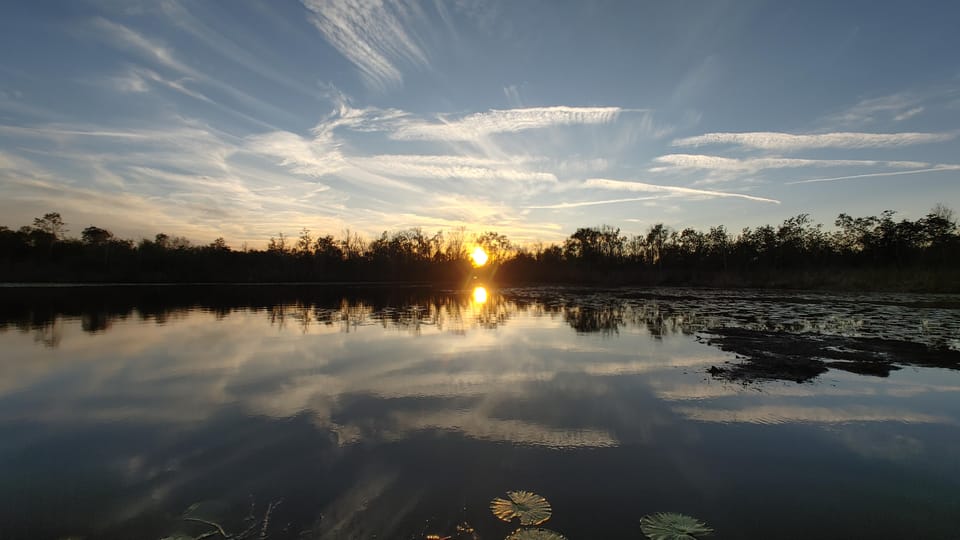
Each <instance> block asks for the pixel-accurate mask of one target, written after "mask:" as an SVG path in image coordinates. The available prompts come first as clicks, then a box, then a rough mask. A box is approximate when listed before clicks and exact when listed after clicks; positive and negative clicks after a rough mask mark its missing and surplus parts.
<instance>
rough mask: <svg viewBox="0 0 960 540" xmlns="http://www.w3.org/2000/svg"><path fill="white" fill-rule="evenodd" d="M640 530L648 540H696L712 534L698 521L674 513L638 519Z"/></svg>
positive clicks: (662, 513)
mask: <svg viewBox="0 0 960 540" xmlns="http://www.w3.org/2000/svg"><path fill="white" fill-rule="evenodd" d="M640 530H642V531H643V534H645V535H647V538H649V539H650V540H697V537H699V536H705V535H708V534H710V533H712V532H713V529H711V528H710V527H708V526H707V524H706V523H704V522H702V521H700V520H699V519H697V518H695V517H691V516H687V515H684V514H677V513H676V512H658V513H656V514H650V515H647V516H643V517H642V518H641V519H640Z"/></svg>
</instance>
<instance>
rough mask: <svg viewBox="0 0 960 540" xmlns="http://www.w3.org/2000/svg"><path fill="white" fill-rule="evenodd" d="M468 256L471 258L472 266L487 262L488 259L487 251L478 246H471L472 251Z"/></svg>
mask: <svg viewBox="0 0 960 540" xmlns="http://www.w3.org/2000/svg"><path fill="white" fill-rule="evenodd" d="M470 258H471V259H473V265H474V266H483V265H485V264H487V260H488V257H487V252H486V251H484V250H483V248H482V247H480V246H477V247H475V248H473V252H472V253H470Z"/></svg>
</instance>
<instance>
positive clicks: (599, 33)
mask: <svg viewBox="0 0 960 540" xmlns="http://www.w3.org/2000/svg"><path fill="white" fill-rule="evenodd" d="M958 21H960V3H957V2H953V1H940V2H925V1H911V2H906V1H903V2H888V1H877V0H871V1H853V0H851V1H844V2H836V1H833V0H831V1H824V2H821V1H815V0H812V1H806V2H779V1H769V2H765V1H755V0H731V1H724V0H702V1H689V0H671V1H666V0H665V1H662V2H654V1H649V2H636V1H625V2H614V1H591V0H577V1H570V2H565V1H560V0H556V1H554V0H543V1H538V0H521V1H517V0H503V1H489V2H487V1H478V0H450V1H444V0H424V1H407V0H274V1H269V2H267V1H262V2H253V1H240V0H222V1H217V0H204V1H189V0H69V1H54V0H49V1H47V0H45V1H39V2H35V1H13V2H4V3H3V5H2V6H0V216H2V219H0V225H6V226H9V227H12V228H16V227H19V226H21V225H26V224H29V223H31V222H32V220H33V218H34V217H37V216H41V215H43V214H45V213H47V212H59V213H60V214H61V215H62V216H63V218H64V221H66V222H67V227H68V229H69V230H70V234H71V235H74V236H77V235H79V232H80V231H81V230H82V229H83V228H84V227H86V226H88V225H96V226H99V227H104V228H107V229H109V230H111V231H113V232H114V233H115V234H117V235H118V236H121V237H125V238H134V239H137V238H142V237H147V238H152V237H153V235H154V234H156V233H158V232H164V233H167V234H170V235H180V236H186V237H187V238H190V239H192V240H193V241H194V242H196V243H207V242H210V241H211V240H213V239H214V238H216V237H223V238H225V239H226V240H227V242H228V243H230V244H231V245H233V246H235V247H237V246H239V245H240V244H241V243H247V244H248V245H249V246H250V247H261V246H262V245H264V244H265V243H266V241H267V239H268V238H269V237H270V236H276V235H277V234H279V233H280V232H282V233H284V234H287V235H296V234H298V232H299V231H300V230H301V229H302V228H307V229H310V230H311V231H312V232H313V234H314V235H317V234H333V235H335V236H339V235H341V234H342V233H343V231H344V230H346V229H349V230H351V231H354V232H360V233H362V234H364V235H366V236H367V237H371V236H374V235H376V234H378V233H379V232H381V231H384V230H390V231H395V230H399V229H404V228H409V227H421V228H423V229H424V230H425V231H427V232H430V233H432V232H434V231H436V230H440V229H444V230H451V229H454V228H458V227H465V228H466V229H467V230H468V231H471V232H480V231H487V230H491V231H497V232H500V233H502V234H506V235H508V236H509V237H510V238H511V239H513V240H515V241H517V242H518V243H528V242H537V241H542V242H557V241H562V239H563V238H565V237H566V236H568V235H570V234H571V233H572V232H574V231H575V230H576V229H577V228H578V227H586V226H597V225H601V224H607V225H611V226H614V227H618V228H620V229H621V231H622V232H623V233H625V234H642V233H644V232H646V230H647V229H648V228H649V227H650V226H651V225H653V224H655V223H665V224H667V225H668V226H670V227H672V228H676V229H682V228H685V227H694V228H698V229H702V230H706V229H707V228H708V227H710V226H714V225H725V226H726V227H727V228H728V230H731V231H733V232H736V231H739V230H740V229H741V228H742V227H746V226H750V227H754V226H759V225H764V224H775V223H779V222H781V221H783V220H784V219H786V218H788V217H791V216H795V215H797V214H801V213H807V214H810V215H811V216H812V217H813V218H814V219H815V220H816V221H818V222H822V223H824V224H825V225H827V226H828V227H831V226H832V223H833V220H834V219H835V218H836V217H837V215H838V214H840V213H841V212H843V213H847V214H851V215H855V216H861V215H876V214H879V213H880V212H881V211H883V210H886V209H892V210H897V211H898V214H897V215H898V216H900V217H904V218H910V219H915V218H918V217H921V216H923V215H924V214H926V213H927V212H928V211H929V210H930V209H931V208H932V207H933V206H934V205H935V204H937V203H943V204H945V205H947V206H948V207H952V208H954V209H956V210H960V55H957V53H956V52H957V51H958V50H960V32H958V31H957V24H958Z"/></svg>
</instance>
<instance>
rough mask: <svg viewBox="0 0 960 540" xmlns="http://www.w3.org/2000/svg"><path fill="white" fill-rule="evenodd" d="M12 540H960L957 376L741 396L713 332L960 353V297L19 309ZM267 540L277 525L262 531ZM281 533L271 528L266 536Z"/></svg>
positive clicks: (307, 301)
mask: <svg viewBox="0 0 960 540" xmlns="http://www.w3.org/2000/svg"><path fill="white" fill-rule="evenodd" d="M0 300H2V302H0V303H2V307H0V328H2V331H0V538H3V539H20V538H24V539H26V538H29V539H44V538H51V539H60V538H118V539H119V538H123V539H130V538H145V539H159V538H164V537H178V536H182V537H187V536H189V537H195V536H198V535H200V534H202V533H204V532H208V531H210V530H211V528H210V527H209V526H207V525H204V524H201V523H198V522H191V521H187V520H184V519H182V518H183V517H185V516H186V517H196V518H202V519H204V520H207V521H211V522H216V523H218V524H220V525H222V526H223V527H224V528H225V529H226V531H227V532H228V533H231V534H237V533H239V532H240V531H243V530H244V529H246V528H248V527H249V526H250V524H251V523H254V522H252V521H249V520H245V518H246V517H247V516H254V517H255V520H259V519H260V518H262V517H263V516H264V515H265V513H266V512H267V509H268V508H271V505H272V508H271V510H270V520H269V523H268V527H267V533H268V535H269V538H271V539H283V538H381V539H382V538H400V539H407V538H424V536H425V535H427V534H440V535H441V536H444V535H448V534H454V533H455V527H456V525H457V524H458V523H461V522H464V521H466V522H469V524H470V525H471V526H473V527H475V529H476V532H477V534H478V535H479V537H480V538H483V539H500V538H503V537H504V536H505V535H506V534H507V533H508V532H510V531H512V530H513V529H514V528H515V527H514V526H511V525H509V524H506V523H503V522H500V521H498V520H497V519H496V518H495V517H493V516H492V514H491V513H490V511H489V509H488V505H489V502H490V500H491V499H492V498H494V497H497V496H502V495H503V494H504V493H505V492H506V491H507V490H515V489H526V490H530V491H534V492H537V493H539V494H541V495H543V496H545V497H546V498H547V499H548V500H549V501H550V502H551V503H552V505H553V512H554V513H553V517H552V518H551V519H550V521H548V522H547V523H546V524H545V525H544V526H545V527H548V528H550V529H553V530H556V531H559V532H562V533H563V534H564V535H566V536H567V537H568V538H570V539H577V538H580V539H586V538H640V537H641V534H640V531H639V520H640V518H641V517H642V516H643V515H644V514H648V513H652V512H658V511H675V512H682V513H686V514H691V515H693V516H696V517H699V518H701V519H703V520H705V521H706V522H708V523H709V524H710V525H712V526H713V527H714V528H715V529H716V531H717V532H716V534H715V535H714V536H713V537H712V538H718V539H722V538H920V537H924V538H951V539H955V538H960V373H958V372H957V371H952V370H947V369H935V368H918V367H909V366H908V367H905V368H904V369H900V370H898V371H894V372H893V373H891V374H890V376H889V377H873V376H863V375H856V374H853V373H847V372H843V371H835V370H834V371H830V372H828V373H826V374H824V375H822V376H821V377H819V378H818V379H816V380H815V381H813V382H811V383H805V384H796V383H793V382H785V381H761V382H748V383H740V382H729V381H724V380H719V379H714V378H713V377H712V376H711V375H710V374H709V373H708V372H707V369H708V368H709V367H711V366H714V365H718V364H722V363H723V362H725V361H727V360H731V359H733V355H732V354H730V353H726V352H723V351H721V350H719V349H717V348H714V347H712V346H710V345H709V344H707V342H706V339H705V338H704V336H705V335H706V334H705V332H707V331H709V329H710V328H714V327H717V326H740V327H744V328H757V329H764V330H771V329H773V330H783V331H789V332H805V333H810V334H814V335H815V334H840V335H853V336H865V337H885V338H894V339H902V340H909V341H915V342H919V343H924V344H928V345H931V346H936V347H942V348H953V349H957V348H960V341H958V339H960V297H957V296H916V295H828V294H800V293H786V292H780V293H749V294H745V293H738V292H731V291H702V290H701V291H697V290H677V289H672V290H659V291H649V290H644V291H638V290H621V291H599V292H598V291H589V290H571V289H519V290H506V291H499V292H498V291H494V290H489V291H487V292H486V297H485V298H484V295H483V294H480V293H479V292H477V293H474V291H469V290H468V291H459V292H444V291H436V290H421V289H410V288H399V289H389V288H384V287H381V288H378V289H373V290H364V289H348V288H343V287H340V288H338V287H330V288H325V289H317V288H293V287H277V288H270V287H250V288H242V287H240V288H229V289H228V288H217V287H186V288H182V287H176V288H175V287H159V288H152V289H150V288H148V289H141V288H110V289H105V288H82V289H70V288H59V289H30V290H21V289H14V288H7V289H0ZM257 525H258V527H259V526H260V525H259V523H257ZM258 534H259V529H258V531H257V534H254V536H257V535H258Z"/></svg>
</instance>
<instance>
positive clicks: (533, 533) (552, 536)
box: [504, 528, 567, 540]
mask: <svg viewBox="0 0 960 540" xmlns="http://www.w3.org/2000/svg"><path fill="white" fill-rule="evenodd" d="M504 540H567V537H566V536H564V535H562V534H560V533H558V532H556V531H551V530H550V529H539V528H537V529H517V530H515V531H513V532H512V533H510V535H509V536H507V537H506V538H505V539H504Z"/></svg>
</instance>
